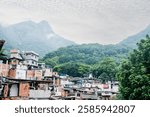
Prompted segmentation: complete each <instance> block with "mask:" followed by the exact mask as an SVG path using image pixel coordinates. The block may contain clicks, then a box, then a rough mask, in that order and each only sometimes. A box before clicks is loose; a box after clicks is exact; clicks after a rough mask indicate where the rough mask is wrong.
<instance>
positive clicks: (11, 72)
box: [8, 69, 16, 78]
mask: <svg viewBox="0 0 150 117" xmlns="http://www.w3.org/2000/svg"><path fill="white" fill-rule="evenodd" d="M8 77H10V78H15V77H16V70H13V69H10V70H9V73H8Z"/></svg>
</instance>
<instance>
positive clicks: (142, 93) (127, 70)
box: [118, 36, 150, 100]
mask: <svg viewBox="0 0 150 117" xmlns="http://www.w3.org/2000/svg"><path fill="white" fill-rule="evenodd" d="M118 79H119V81H120V93H121V95H120V98H121V99H136V100H137V99H150V37H149V36H147V37H146V39H145V40H141V42H140V43H138V49H135V50H134V51H133V53H132V54H131V55H130V56H129V58H128V60H127V61H124V62H123V63H122V64H121V67H120V69H119V73H118Z"/></svg>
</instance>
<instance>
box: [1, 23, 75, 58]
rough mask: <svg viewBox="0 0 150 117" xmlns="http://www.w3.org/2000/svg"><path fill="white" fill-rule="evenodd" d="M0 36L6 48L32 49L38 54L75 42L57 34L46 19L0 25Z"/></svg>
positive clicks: (42, 54) (41, 54)
mask: <svg viewBox="0 0 150 117" xmlns="http://www.w3.org/2000/svg"><path fill="white" fill-rule="evenodd" d="M0 38H1V39H4V40H5V41H6V43H5V48H6V49H7V50H9V49H12V48H17V49H20V50H24V51H26V50H27V51H29V50H33V51H35V52H37V53H38V54H40V56H44V55H45V54H46V53H48V52H50V51H54V50H57V49H58V48H60V47H66V46H68V45H74V44H75V43H74V42H72V41H69V40H67V39H64V38H63V37H61V36H59V35H57V34H56V33H55V32H54V31H53V30H52V28H51V27H50V25H49V24H48V22H47V21H41V22H40V23H35V22H33V21H25V22H21V23H18V24H14V25H9V26H7V27H3V26H0Z"/></svg>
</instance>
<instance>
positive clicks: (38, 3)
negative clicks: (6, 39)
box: [0, 0, 150, 44]
mask: <svg viewBox="0 0 150 117" xmlns="http://www.w3.org/2000/svg"><path fill="white" fill-rule="evenodd" d="M149 6H150V1H149V0H13V1H12V0H1V1H0V22H3V23H5V24H11V23H17V22H21V21H24V20H34V21H40V20H47V21H48V22H49V24H50V25H51V26H52V28H53V30H54V31H55V32H56V33H58V34H59V35H61V36H63V37H65V38H67V39H70V40H72V41H75V42H77V43H91V42H92V43H102V44H108V43H117V42H119V41H121V40H123V39H124V38H126V37H128V36H130V35H132V34H135V33H137V32H139V31H141V30H143V29H144V28H145V27H146V26H147V25H149V23H150V22H149V21H150V14H149V12H150V7H149Z"/></svg>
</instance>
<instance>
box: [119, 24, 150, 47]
mask: <svg viewBox="0 0 150 117" xmlns="http://www.w3.org/2000/svg"><path fill="white" fill-rule="evenodd" d="M147 34H148V35H150V25H149V26H148V27H146V28H145V29H144V30H143V31H141V32H139V33H138V34H135V35H132V36H130V37H128V38H127V39H124V40H123V41H121V42H120V43H119V44H120V45H123V46H127V47H130V48H136V47H137V45H136V44H137V43H138V42H140V40H141V39H145V37H146V35H147Z"/></svg>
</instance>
